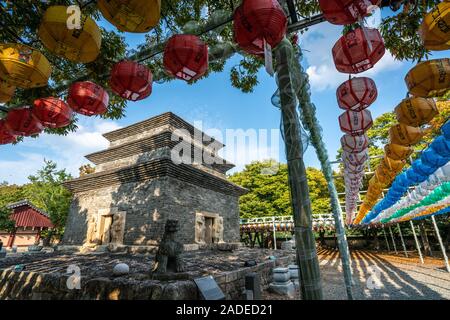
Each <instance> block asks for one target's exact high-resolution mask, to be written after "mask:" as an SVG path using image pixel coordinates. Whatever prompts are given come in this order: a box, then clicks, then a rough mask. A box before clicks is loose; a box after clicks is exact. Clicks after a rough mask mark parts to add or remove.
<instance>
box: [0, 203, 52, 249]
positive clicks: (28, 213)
mask: <svg viewBox="0 0 450 320" xmlns="http://www.w3.org/2000/svg"><path fill="white" fill-rule="evenodd" d="M7 208H8V209H11V210H12V211H13V213H12V215H11V220H13V221H14V222H15V231H14V232H12V233H9V232H6V231H1V230H0V239H1V240H2V242H3V245H4V246H5V247H12V246H17V247H26V246H30V245H33V244H35V243H37V242H39V240H40V236H41V232H42V231H44V230H47V229H51V228H53V224H52V222H51V221H50V218H49V217H48V214H47V213H45V212H44V211H43V210H41V209H39V208H37V207H35V206H34V205H33V204H31V203H30V202H29V201H27V200H23V201H20V202H16V203H12V204H9V205H8V206H7Z"/></svg>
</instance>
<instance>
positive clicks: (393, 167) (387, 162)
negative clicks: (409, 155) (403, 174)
mask: <svg viewBox="0 0 450 320" xmlns="http://www.w3.org/2000/svg"><path fill="white" fill-rule="evenodd" d="M381 163H382V165H383V166H384V167H386V168H387V169H388V170H389V171H391V172H392V173H393V174H394V175H397V174H398V173H399V172H400V171H402V169H403V168H404V167H405V165H406V161H404V160H394V159H391V158H389V157H387V156H384V158H383V161H382V162H381Z"/></svg>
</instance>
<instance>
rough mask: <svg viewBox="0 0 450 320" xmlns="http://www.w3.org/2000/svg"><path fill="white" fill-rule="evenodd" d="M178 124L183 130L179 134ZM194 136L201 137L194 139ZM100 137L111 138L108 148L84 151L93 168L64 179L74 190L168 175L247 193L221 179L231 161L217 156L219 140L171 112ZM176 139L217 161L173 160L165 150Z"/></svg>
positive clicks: (223, 178) (203, 185)
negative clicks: (181, 162) (93, 170)
mask: <svg viewBox="0 0 450 320" xmlns="http://www.w3.org/2000/svg"><path fill="white" fill-rule="evenodd" d="M179 129H181V130H184V131H183V132H184V133H186V132H187V133H188V134H187V135H186V134H184V135H183V132H181V131H179ZM194 135H195V137H204V139H202V141H196V140H195V139H194ZM103 136H104V137H105V138H106V139H108V140H109V141H110V143H111V144H110V147H109V148H108V149H106V150H102V151H99V152H96V153H92V154H90V155H87V156H86V158H87V159H89V160H90V161H92V162H93V163H94V164H96V165H97V168H96V173H94V174H89V175H86V176H83V177H80V178H78V179H75V180H71V181H68V182H66V183H65V185H66V186H67V187H68V188H69V189H70V190H72V191H73V192H84V191H88V190H93V189H96V188H102V187H107V186H109V185H113V184H124V183H129V182H140V181H146V180H149V179H154V178H159V177H165V176H167V177H172V178H175V179H178V180H181V181H184V182H187V183H191V184H194V185H198V186H201V187H204V188H207V189H211V190H215V191H217V192H222V193H225V194H233V195H242V194H244V193H246V189H244V188H241V187H239V186H237V185H235V184H233V183H231V182H229V181H228V180H227V179H226V176H225V173H226V172H227V171H228V170H230V169H231V168H233V167H234V165H233V164H231V163H228V162H226V161H225V160H223V159H221V158H220V157H219V156H218V155H217V152H218V150H220V149H221V148H223V147H224V145H223V144H222V143H220V142H218V141H217V140H215V139H213V138H211V137H209V136H207V135H205V134H204V133H203V132H201V131H200V130H198V129H196V128H194V126H192V125H191V124H189V123H187V122H186V121H184V120H183V119H181V118H180V117H178V116H176V115H175V114H173V113H171V112H168V113H164V114H162V115H159V116H156V117H153V118H150V119H148V120H145V121H142V122H139V123H136V124H133V125H131V126H128V127H125V128H122V129H119V130H115V131H113V132H109V133H106V134H104V135H103ZM174 138H175V139H174ZM197 139H198V138H197ZM173 140H175V141H173ZM180 143H183V144H185V147H186V150H189V149H190V150H191V154H192V155H194V152H201V153H199V154H203V152H207V153H208V154H210V155H211V156H212V157H214V159H216V160H217V161H215V162H217V163H214V164H210V165H207V164H204V163H202V164H196V163H195V162H194V163H193V164H175V163H174V162H172V159H171V152H170V151H171V150H172V148H173V147H175V146H176V145H178V144H180Z"/></svg>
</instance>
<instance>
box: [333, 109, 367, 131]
mask: <svg viewBox="0 0 450 320" xmlns="http://www.w3.org/2000/svg"><path fill="white" fill-rule="evenodd" d="M372 124H373V121H372V114H371V113H370V111H369V110H363V111H350V110H349V111H346V112H344V113H343V114H342V115H340V116H339V125H340V127H341V130H342V131H343V132H345V133H347V134H349V135H351V136H360V135H362V134H364V133H365V132H366V131H367V130H369V129H370V128H371V127H372Z"/></svg>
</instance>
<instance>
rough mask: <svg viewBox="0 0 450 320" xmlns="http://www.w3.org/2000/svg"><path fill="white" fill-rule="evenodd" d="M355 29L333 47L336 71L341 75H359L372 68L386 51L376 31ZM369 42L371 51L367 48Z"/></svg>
mask: <svg viewBox="0 0 450 320" xmlns="http://www.w3.org/2000/svg"><path fill="white" fill-rule="evenodd" d="M366 30H367V38H366V35H365V34H364V32H363V30H362V28H357V29H355V30H353V31H350V32H348V33H347V34H346V35H345V36H342V37H341V38H340V39H339V40H338V42H336V44H335V45H334V47H333V59H334V64H335V65H336V69H337V70H338V71H339V72H343V73H352V74H355V73H360V72H363V71H366V70H368V69H371V68H373V66H375V64H376V63H377V62H378V61H380V59H381V58H382V57H383V56H384V53H385V52H386V49H385V47H384V41H383V38H382V37H381V34H380V32H379V31H378V30H377V29H368V28H367V29H366ZM369 41H370V42H371V44H372V50H370V48H369Z"/></svg>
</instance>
